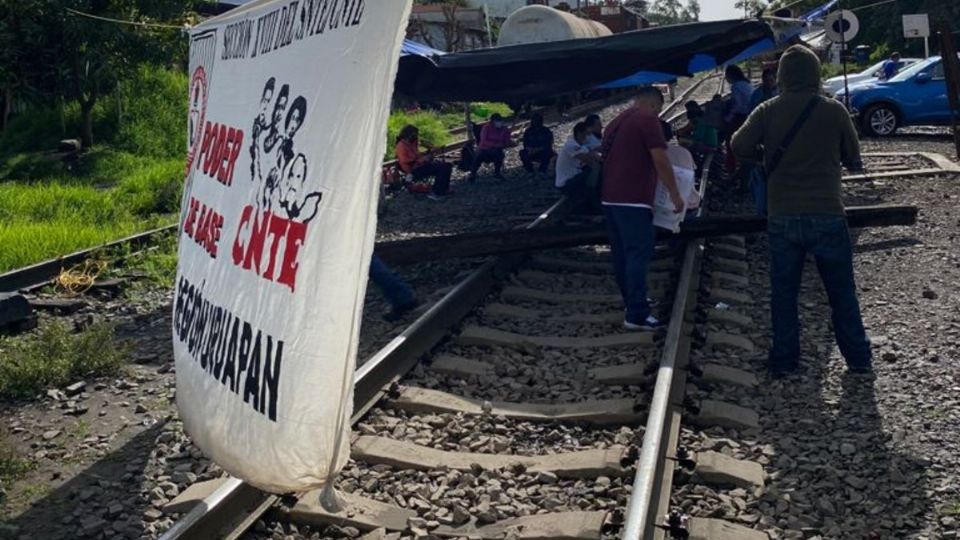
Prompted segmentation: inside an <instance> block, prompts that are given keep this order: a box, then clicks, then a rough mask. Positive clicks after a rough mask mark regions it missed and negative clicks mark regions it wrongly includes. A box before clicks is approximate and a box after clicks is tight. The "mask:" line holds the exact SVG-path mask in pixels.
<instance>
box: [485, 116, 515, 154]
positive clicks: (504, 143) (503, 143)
mask: <svg viewBox="0 0 960 540" xmlns="http://www.w3.org/2000/svg"><path fill="white" fill-rule="evenodd" d="M511 142H512V139H511V138H510V128H508V127H506V126H504V127H502V128H498V127H496V126H494V125H493V122H487V123H486V124H484V126H483V129H481V130H480V144H478V145H477V148H479V149H480V150H492V149H494V148H506V147H508V146H510V143H511Z"/></svg>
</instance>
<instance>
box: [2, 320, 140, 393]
mask: <svg viewBox="0 0 960 540" xmlns="http://www.w3.org/2000/svg"><path fill="white" fill-rule="evenodd" d="M125 356H126V350H125V348H124V347H121V346H120V345H119V344H118V343H117V342H116V341H115V340H114V330H113V326H111V325H109V324H106V323H102V322H99V323H94V324H92V325H90V326H89V327H87V328H86V329H84V330H82V331H81V332H78V333H73V332H71V330H70V328H69V327H68V326H67V324H66V323H65V322H63V321H60V320H50V321H44V322H43V324H41V325H40V327H39V329H38V330H37V331H35V332H32V333H30V334H26V335H22V336H16V337H8V338H3V339H0V398H2V399H27V398H32V397H34V396H36V395H37V394H39V393H40V392H42V391H43V390H44V389H46V388H49V387H54V386H63V385H66V384H69V383H71V382H75V381H77V380H79V379H82V378H84V377H98V376H105V375H113V374H116V373H118V372H119V371H120V370H121V369H122V366H123V363H124V358H125Z"/></svg>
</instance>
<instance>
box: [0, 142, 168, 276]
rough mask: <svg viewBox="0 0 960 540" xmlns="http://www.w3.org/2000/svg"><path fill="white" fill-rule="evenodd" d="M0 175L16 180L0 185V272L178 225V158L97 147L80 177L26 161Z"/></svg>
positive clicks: (10, 164) (31, 159)
mask: <svg viewBox="0 0 960 540" xmlns="http://www.w3.org/2000/svg"><path fill="white" fill-rule="evenodd" d="M38 162H39V163H38ZM6 168H7V170H8V171H13V173H11V174H10V175H11V176H15V177H16V178H17V179H16V180H12V181H7V182H2V183H0V245H3V246H4V249H3V250H0V272H2V271H6V270H10V269H13V268H18V267H22V266H25V265H28V264H31V263H35V262H39V261H43V260H46V259H50V258H55V257H57V256H60V255H64V254H67V253H71V252H73V251H77V250H79V249H83V248H89V247H93V246H97V245H100V244H103V243H106V242H109V241H112V240H116V239H118V238H122V237H124V236H128V235H131V234H135V233H137V232H141V231H144V230H147V229H150V228H153V227H157V226H160V225H164V224H168V223H172V222H174V221H175V220H176V212H177V209H178V207H179V204H180V194H181V190H182V177H183V160H182V159H180V158H155V157H143V156H136V155H133V154H129V153H126V152H118V151H116V150H112V149H107V148H103V147H98V148H95V149H94V150H93V151H91V152H89V153H87V154H86V155H85V156H84V158H83V163H82V164H81V167H80V168H81V169H82V173H80V174H77V173H71V172H69V171H67V170H66V168H65V166H64V165H63V164H62V163H59V162H56V163H55V164H52V165H51V164H49V163H43V158H42V157H37V156H36V155H33V156H31V155H24V154H20V155H17V156H13V158H12V159H10V160H8V161H7V163H6Z"/></svg>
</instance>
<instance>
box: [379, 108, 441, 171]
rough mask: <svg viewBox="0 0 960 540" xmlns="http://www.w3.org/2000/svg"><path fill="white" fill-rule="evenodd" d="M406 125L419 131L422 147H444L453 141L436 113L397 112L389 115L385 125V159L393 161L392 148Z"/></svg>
mask: <svg viewBox="0 0 960 540" xmlns="http://www.w3.org/2000/svg"><path fill="white" fill-rule="evenodd" d="M407 124H413V125H415V126H417V128H419V129H420V143H421V144H423V145H426V146H444V145H446V144H449V143H451V142H452V141H453V137H451V136H450V133H449V130H448V129H447V128H446V127H445V126H444V125H443V122H441V121H440V116H439V115H438V114H437V113H433V112H428V111H420V112H415V113H407V112H403V111H397V112H395V113H393V114H391V115H390V121H389V122H388V124H387V152H386V156H387V159H393V157H394V155H393V147H394V145H395V144H396V141H397V134H398V133H400V130H401V129H402V128H403V126H405V125H407Z"/></svg>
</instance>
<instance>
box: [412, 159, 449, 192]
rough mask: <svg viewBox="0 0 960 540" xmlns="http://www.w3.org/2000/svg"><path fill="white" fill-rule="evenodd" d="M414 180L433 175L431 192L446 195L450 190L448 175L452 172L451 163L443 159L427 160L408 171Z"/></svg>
mask: <svg viewBox="0 0 960 540" xmlns="http://www.w3.org/2000/svg"><path fill="white" fill-rule="evenodd" d="M410 174H412V175H413V179H414V180H418V181H419V180H422V179H424V178H429V177H431V176H432V177H433V193H434V194H435V195H446V194H447V192H448V191H450V175H451V174H453V165H451V164H449V163H446V162H443V161H428V162H427V163H424V164H423V165H421V166H419V167H417V168H415V169H413V170H412V171H410Z"/></svg>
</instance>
